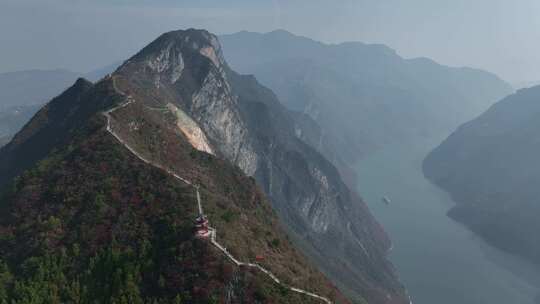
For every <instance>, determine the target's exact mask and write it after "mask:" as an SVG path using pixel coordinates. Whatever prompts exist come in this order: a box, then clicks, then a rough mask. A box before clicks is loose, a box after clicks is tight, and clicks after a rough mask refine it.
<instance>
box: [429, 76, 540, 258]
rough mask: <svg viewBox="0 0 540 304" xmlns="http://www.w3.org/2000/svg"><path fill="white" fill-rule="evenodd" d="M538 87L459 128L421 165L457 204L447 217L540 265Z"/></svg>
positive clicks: (502, 102)
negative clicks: (538, 233) (538, 232)
mask: <svg viewBox="0 0 540 304" xmlns="http://www.w3.org/2000/svg"><path fill="white" fill-rule="evenodd" d="M539 134H540V86H537V87H533V88H529V89H523V90H519V91H518V92H517V93H515V94H513V95H510V96H508V97H506V98H504V99H503V100H501V101H500V102H498V103H496V104H495V105H494V106H492V107H491V108H490V109H489V110H488V111H486V112H485V113H483V114H482V115H480V116H479V117H477V118H475V119H474V120H472V121H470V122H467V123H465V124H463V125H462V126H461V127H459V129H458V130H457V131H456V132H454V133H453V134H452V135H450V136H449V137H448V138H447V139H446V140H445V141H444V142H443V143H442V144H441V145H440V146H439V147H437V148H436V149H435V150H434V151H432V152H431V153H430V154H429V155H428V157H427V158H426V159H425V161H424V173H425V175H426V176H427V177H428V178H429V179H430V180H432V181H433V182H434V183H436V184H437V185H439V186H441V187H442V188H443V189H445V190H447V191H448V192H449V193H450V194H451V195H452V197H453V198H454V200H455V201H456V202H457V206H455V207H454V208H453V209H452V210H451V211H450V216H451V217H453V218H455V219H457V220H459V221H461V222H463V223H465V224H466V225H467V226H469V227H470V228H471V229H472V230H474V231H475V232H477V233H479V234H481V235H482V236H484V237H485V238H486V239H487V240H489V241H490V242H491V243H493V244H495V245H497V246H499V247H501V248H503V249H506V250H508V251H511V252H514V253H518V254H520V255H522V256H526V257H528V258H530V259H532V260H533V261H535V262H540V241H539V240H540V239H539V237H538V235H537V234H536V232H537V231H538V230H539V229H540V204H539V198H540V188H539V187H538V185H539V184H540V164H539V162H538V157H539V155H540V136H539Z"/></svg>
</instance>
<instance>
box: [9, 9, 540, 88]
mask: <svg viewBox="0 0 540 304" xmlns="http://www.w3.org/2000/svg"><path fill="white" fill-rule="evenodd" d="M187 27H196V28H206V29H208V30H210V31H211V32H214V33H217V34H222V33H232V32H236V31H239V30H250V31H259V32H266V31H271V30H274V29H277V28H283V29H286V30H289V31H291V32H293V33H295V34H299V35H305V36H308V37H311V38H314V39H317V40H322V41H326V42H341V41H351V40H358V41H364V42H373V43H384V44H387V45H389V46H390V47H392V48H394V49H396V50H397V51H398V53H399V54H401V55H402V56H404V57H418V56H423V57H429V58H432V59H434V60H436V61H438V62H440V63H443V64H447V65H451V66H471V67H477V68H482V69H486V70H489V71H492V72H495V73H497V74H498V75H500V76H501V77H502V78H504V79H506V80H508V81H510V82H513V83H515V82H522V81H538V80H540V0H504V1H503V0H370V1H368V0H266V1H263V0H195V1H184V0H0V72H2V71H13V70H21V69H31V68H67V69H71V70H75V71H88V70H91V69H94V68H98V67H100V66H104V65H107V64H109V63H111V62H113V61H117V60H120V59H125V58H126V57H128V56H129V55H131V54H132V53H134V52H135V51H137V50H138V49H139V48H141V47H142V46H144V45H145V44H146V43H148V42H149V41H151V40H152V39H154V38H155V37H156V36H157V35H159V34H160V33H162V32H165V31H169V30H173V29H180V28H187Z"/></svg>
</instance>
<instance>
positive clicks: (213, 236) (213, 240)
mask: <svg viewBox="0 0 540 304" xmlns="http://www.w3.org/2000/svg"><path fill="white" fill-rule="evenodd" d="M108 78H110V79H111V80H112V84H113V88H114V90H115V91H116V92H118V93H119V94H121V95H123V96H124V97H125V98H126V100H125V102H124V103H122V104H120V105H118V106H116V107H113V108H111V109H109V110H107V111H104V112H102V114H103V115H104V116H105V117H106V118H107V132H109V133H110V134H111V135H112V136H114V138H116V140H118V142H120V143H121V144H122V145H123V146H124V147H125V148H126V149H128V150H129V152H131V154H133V155H135V156H136V157H137V158H139V159H140V160H141V161H143V162H144V163H146V164H148V165H151V166H153V167H156V168H159V169H161V170H163V171H165V172H167V174H169V175H171V176H173V177H174V178H176V179H178V180H180V181H181V182H183V183H185V184H187V185H191V186H193V187H194V188H195V190H196V193H197V204H198V208H199V212H200V214H203V213H202V211H203V206H202V202H201V196H200V194H199V187H198V186H197V185H194V184H193V183H192V182H190V181H189V180H187V179H185V178H183V177H181V176H179V175H178V174H176V173H174V172H173V171H172V170H170V169H167V168H165V167H163V166H162V165H159V164H156V163H154V162H152V161H150V160H148V159H146V158H144V157H143V156H142V155H140V154H139V153H138V152H137V151H135V149H133V148H132V147H131V146H130V145H129V144H128V143H127V142H126V141H124V140H123V139H122V138H121V137H120V136H119V135H118V134H117V133H115V132H114V131H113V129H112V127H111V113H112V112H114V111H116V110H119V109H122V108H125V107H127V106H129V105H130V104H132V103H134V102H135V100H134V99H133V97H132V96H130V95H127V94H125V93H124V92H122V91H121V90H120V89H118V87H117V86H116V83H115V79H114V77H113V76H110V75H109V76H108ZM209 231H210V242H211V243H212V245H214V246H215V247H216V248H217V249H219V250H220V251H221V252H222V253H223V254H224V255H225V256H226V257H227V258H228V259H229V260H230V261H231V262H232V263H233V264H235V265H236V266H239V267H250V268H255V269H257V270H259V271H261V272H262V273H264V274H266V275H267V276H268V277H270V279H272V280H273V281H274V282H275V283H277V284H279V285H281V286H283V287H285V288H287V289H289V290H291V291H294V292H297V293H300V294H304V295H307V296H309V297H312V298H315V299H318V300H321V301H323V302H325V303H327V304H332V301H330V299H328V298H326V297H323V296H320V295H317V294H315V293H312V292H309V291H306V290H303V289H300V288H296V287H293V286H289V285H286V284H284V283H282V282H281V281H280V280H279V279H278V278H277V277H276V276H275V275H274V274H273V273H272V272H270V271H269V270H267V269H265V268H263V267H262V266H260V265H259V264H255V263H244V262H241V261H239V260H237V259H236V258H235V257H234V256H233V255H231V254H230V253H229V252H228V251H227V248H225V247H224V246H223V245H221V244H220V243H218V242H217V240H216V238H217V230H216V229H215V228H212V227H209Z"/></svg>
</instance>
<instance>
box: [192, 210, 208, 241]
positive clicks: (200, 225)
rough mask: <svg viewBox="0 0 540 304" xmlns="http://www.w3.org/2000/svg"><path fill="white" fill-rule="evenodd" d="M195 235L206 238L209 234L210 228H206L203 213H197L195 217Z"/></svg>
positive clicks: (206, 221)
mask: <svg viewBox="0 0 540 304" xmlns="http://www.w3.org/2000/svg"><path fill="white" fill-rule="evenodd" d="M195 228H196V232H195V236H196V237H199V238H207V237H209V236H210V230H209V229H208V219H207V218H206V216H204V215H202V214H201V215H199V216H198V217H197V219H195Z"/></svg>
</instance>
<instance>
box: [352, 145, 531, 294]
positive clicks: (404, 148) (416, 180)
mask: <svg viewBox="0 0 540 304" xmlns="http://www.w3.org/2000/svg"><path fill="white" fill-rule="evenodd" d="M438 142H440V140H439V139H436V140H425V139H424V140H418V141H416V142H415V143H414V144H400V143H397V144H394V145H393V146H390V147H388V148H386V149H384V150H382V151H379V152H378V153H375V154H374V155H372V156H370V157H368V158H366V159H364V160H362V161H361V162H360V163H359V164H358V165H357V166H356V167H357V171H358V174H359V181H358V190H359V192H360V193H361V194H362V196H363V197H364V199H365V200H366V202H367V204H368V205H369V208H370V209H371V211H372V213H373V214H374V216H375V217H376V218H377V220H379V221H380V222H381V224H382V225H383V226H384V228H385V229H386V231H387V232H388V233H389V235H390V237H391V239H392V241H393V245H394V247H393V251H392V252H391V254H390V259H391V260H392V262H393V263H394V265H395V266H396V268H397V270H398V273H399V276H400V278H401V280H402V282H403V283H404V284H405V285H406V287H407V289H408V290H409V294H410V296H411V298H412V300H413V303H415V304H433V303H437V304H456V303H459V304H482V303H490V304H509V303H512V304H514V303H515V304H534V303H540V302H535V299H537V298H538V294H539V292H540V289H539V287H540V268H538V267H536V266H534V265H532V264H531V263H529V262H527V261H525V260H523V259H521V258H518V257H515V256H513V255H510V254H507V253H505V252H502V251H500V250H498V249H496V248H494V247H492V246H490V245H488V244H486V243H485V242H484V241H483V240H482V239H481V238H480V237H479V236H477V235H475V234H473V233H472V232H470V231H469V230H467V229H466V228H465V227H464V226H462V225H461V224H459V223H457V222H455V221H453V220H452V219H450V218H449V217H447V216H446V212H447V211H448V209H449V208H451V206H452V205H453V204H454V203H453V202H452V200H451V199H450V198H449V196H448V195H447V194H446V193H445V192H444V191H443V190H441V189H439V188H438V187H436V186H435V185H433V184H431V183H430V182H429V181H428V180H426V179H425V178H424V176H423V174H422V171H421V162H422V159H423V158H424V157H425V155H426V154H427V153H428V152H429V151H430V150H431V149H432V148H433V147H434V146H435V145H436V144H437V143H438ZM383 196H388V197H389V198H390V199H391V201H392V202H391V203H390V205H386V204H384V203H383V202H382V200H381V198H382V197H383ZM536 301H538V300H536Z"/></svg>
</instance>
